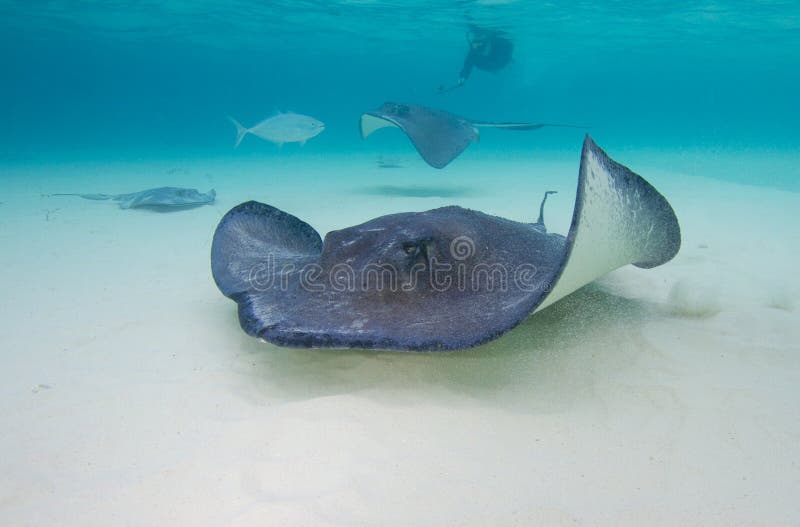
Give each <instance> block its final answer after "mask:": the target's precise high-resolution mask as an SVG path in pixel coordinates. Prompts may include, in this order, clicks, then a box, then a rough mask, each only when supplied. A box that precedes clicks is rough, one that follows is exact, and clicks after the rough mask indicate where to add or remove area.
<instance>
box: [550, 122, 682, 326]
mask: <svg viewBox="0 0 800 527" xmlns="http://www.w3.org/2000/svg"><path fill="white" fill-rule="evenodd" d="M680 247H681V229H680V224H679V223H678V218H677V216H676V215H675V211H674V210H673V209H672V206H671V205H670V204H669V202H668V201H667V200H666V198H664V196H662V195H661V194H660V193H659V192H658V191H657V190H656V189H655V188H654V187H653V186H652V185H651V184H650V183H648V182H647V181H646V180H645V179H644V178H642V177H641V176H639V175H638V174H636V173H634V172H633V171H631V170H630V169H628V168H627V167H625V166H624V165H621V164H620V163H617V162H616V161H614V160H613V159H611V158H610V157H609V156H608V155H607V154H606V153H605V152H604V151H603V150H602V149H601V148H600V147H599V146H597V144H595V142H594V141H593V140H592V138H591V137H589V136H588V135H587V136H586V138H585V140H584V142H583V152H582V154H581V167H580V172H579V175H578V190H577V193H576V197H575V208H574V211H573V216H572V224H571V226H570V229H569V234H568V235H567V251H566V256H565V260H564V263H563V265H562V267H561V272H560V274H559V275H558V277H557V278H556V281H555V285H554V287H553V288H552V290H551V292H550V294H549V295H547V297H545V298H544V300H543V301H542V302H541V303H540V304H539V306H538V307H537V308H536V311H539V310H542V309H544V308H545V307H547V306H549V305H551V304H553V303H554V302H556V301H558V300H560V299H561V298H563V297H565V296H567V295H568V294H570V293H572V292H573V291H575V290H577V289H579V288H580V287H583V286H584V285H586V284H588V283H589V282H592V281H593V280H595V279H597V278H599V277H601V276H603V275H605V274H607V273H609V272H611V271H613V270H615V269H618V268H620V267H622V266H624V265H627V264H633V265H635V266H637V267H641V268H644V269H649V268H652V267H656V266H659V265H661V264H663V263H666V262H668V261H669V260H671V259H672V258H673V257H674V256H675V255H676V254H677V253H678V251H679V250H680Z"/></svg>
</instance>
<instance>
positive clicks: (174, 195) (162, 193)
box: [49, 187, 217, 211]
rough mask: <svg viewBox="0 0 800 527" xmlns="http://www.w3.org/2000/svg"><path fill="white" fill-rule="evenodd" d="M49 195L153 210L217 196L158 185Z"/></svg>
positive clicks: (196, 203) (182, 206)
mask: <svg viewBox="0 0 800 527" xmlns="http://www.w3.org/2000/svg"><path fill="white" fill-rule="evenodd" d="M49 195H50V196H78V197H81V198H83V199H91V200H112V201H116V202H118V203H119V208H121V209H135V208H146V209H153V210H160V211H165V210H174V209H187V208H192V207H199V206H200V205H206V204H209V203H214V200H215V199H216V197H217V193H216V191H215V190H214V189H213V188H212V189H211V190H209V191H208V192H206V193H203V192H200V191H198V190H197V189H194V188H180V187H158V188H151V189H147V190H142V191H140V192H131V193H130V194H49Z"/></svg>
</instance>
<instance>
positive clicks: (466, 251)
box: [211, 136, 680, 351]
mask: <svg viewBox="0 0 800 527" xmlns="http://www.w3.org/2000/svg"><path fill="white" fill-rule="evenodd" d="M590 165H591V166H590ZM598 167H599V168H598ZM598 170H599V171H601V172H602V173H603V174H607V175H608V177H609V178H610V179H609V181H610V184H611V185H612V186H614V187H615V189H614V190H615V192H617V191H618V192H619V193H620V194H619V196H621V197H622V199H623V202H625V201H626V200H627V201H630V203H631V204H632V206H634V207H636V210H637V213H638V214H639V216H638V217H639V218H641V221H642V222H643V225H639V226H638V228H639V230H638V231H637V232H633V231H632V232H633V238H634V239H638V238H637V236H639V235H640V234H642V233H641V231H642V230H643V229H644V230H645V231H646V232H644V234H645V235H646V238H647V241H646V242H645V243H644V244H642V243H638V242H637V243H638V245H639V246H640V247H639V248H638V249H637V250H636V251H632V252H631V253H630V257H631V258H633V260H630V259H628V260H625V263H635V264H637V265H640V266H641V267H652V266H654V265H659V264H661V263H664V262H666V261H668V260H669V259H671V258H672V257H673V256H674V255H675V254H676V253H677V251H678V249H679V247H680V229H679V227H678V223H677V218H675V215H674V212H673V211H672V209H671V207H670V206H669V204H668V203H667V202H666V200H665V199H664V198H663V196H661V195H660V194H658V192H657V191H656V190H655V189H654V188H653V187H652V186H650V185H649V184H648V183H647V182H646V181H645V180H644V179H642V178H641V177H640V176H638V175H636V174H634V173H633V172H631V171H630V170H628V169H627V168H625V167H623V166H622V165H619V164H618V163H616V162H614V161H613V160H611V159H610V158H608V157H607V156H606V155H605V153H604V152H603V151H602V150H600V148H599V147H597V145H595V144H594V143H593V142H592V141H591V139H590V138H589V137H588V136H587V138H586V141H585V143H584V154H583V157H582V162H581V171H580V175H579V191H578V197H577V200H576V205H575V216H574V218H573V224H572V227H571V229H570V232H569V234H568V236H567V237H565V236H562V235H560V234H553V233H549V232H548V231H547V229H546V228H545V226H544V224H543V221H541V219H540V221H537V222H536V223H521V222H515V221H511V220H508V219H504V218H500V217H497V216H491V215H488V214H484V213H482V212H478V211H473V210H468V209H464V208H461V207H457V206H449V207H443V208H439V209H434V210H429V211H426V212H407V213H400V214H391V215H388V216H381V217H379V218H375V219H373V220H370V221H368V222H366V223H363V224H361V225H356V226H354V227H349V228H346V229H342V230H338V231H331V232H329V233H328V234H327V235H326V236H325V239H324V241H323V239H322V238H321V237H320V235H319V234H318V233H317V232H316V231H315V230H314V229H313V228H312V227H311V226H310V225H308V224H307V223H304V222H303V221H301V220H300V219H298V218H296V217H294V216H292V215H290V214H287V213H285V212H283V211H281V210H279V209H277V208H275V207H271V206H269V205H266V204H263V203H258V202H255V201H249V202H246V203H242V204H240V205H238V206H236V207H234V208H233V209H232V210H231V211H229V212H228V213H227V214H226V215H225V216H224V217H223V219H222V220H221V221H220V223H219V225H218V227H217V230H216V232H215V234H214V239H213V242H212V247H211V270H212V274H213V277H214V280H215V282H216V284H217V286H218V287H219V289H220V291H221V292H222V293H223V294H224V295H225V296H227V297H229V298H231V299H233V300H234V301H235V302H236V303H237V304H238V309H239V321H240V324H241V326H242V328H243V329H244V331H245V332H247V333H248V334H250V335H253V336H256V337H260V338H262V339H265V340H267V341H269V342H272V343H274V344H277V345H281V346H289V347H305V348H340V349H341V348H361V349H383V350H399V351H442V350H457V349H463V348H468V347H472V346H475V345H478V344H481V343H483V342H487V341H489V340H492V339H494V338H497V337H498V336H500V335H502V334H503V333H505V332H507V331H509V330H510V329H512V328H513V327H514V326H516V325H517V324H519V323H520V322H521V321H522V320H524V319H525V318H526V317H527V316H528V315H529V314H531V313H532V312H533V311H534V310H536V308H537V306H539V305H540V304H541V303H542V302H543V301H544V300H545V299H546V298H547V297H548V294H549V293H550V291H551V290H552V289H553V287H554V286H557V285H558V280H559V277H560V276H561V275H562V273H563V272H564V269H565V267H566V266H567V262H568V261H569V254H570V252H571V250H572V249H573V244H574V241H575V240H576V237H577V236H578V233H579V231H580V229H581V226H580V218H581V210H582V208H583V206H584V204H585V202H586V200H589V201H590V200H592V199H594V198H593V197H592V196H591V195H587V192H591V190H592V188H593V185H594V186H598V184H597V182H596V181H595V183H593V182H592V181H593V180H594V179H595V176H594V175H593V172H592V171H598ZM532 211H535V207H534V206H532ZM630 217H637V216H635V215H633V216H630ZM626 221H627V222H628V223H630V220H626ZM636 221H639V220H636ZM624 227H625V228H626V229H635V228H637V225H624ZM626 258H627V257H626ZM577 268H580V266H577ZM503 269H505V270H506V271H507V273H506V280H505V283H504V281H503V273H502V272H501V271H502V270H503ZM442 270H444V271H443V272H442V273H441V274H437V273H438V271H442ZM605 272H607V270H606V271H605ZM490 276H492V278H491V279H490ZM381 277H382V278H381ZM475 277H477V280H476V279H475ZM567 278H569V279H573V280H574V279H575V273H572V276H569V275H568V276H567ZM584 283H585V282H584ZM573 290H574V289H573ZM570 292H571V291H570Z"/></svg>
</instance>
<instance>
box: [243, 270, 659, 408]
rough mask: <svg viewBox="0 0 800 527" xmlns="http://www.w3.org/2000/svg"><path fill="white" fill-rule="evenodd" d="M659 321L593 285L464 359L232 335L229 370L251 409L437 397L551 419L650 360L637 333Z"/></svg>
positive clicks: (646, 309)
mask: <svg viewBox="0 0 800 527" xmlns="http://www.w3.org/2000/svg"><path fill="white" fill-rule="evenodd" d="M658 316H660V314H659V310H658V308H657V306H654V305H650V304H647V303H643V302H641V301H638V300H631V299H628V298H623V297H619V296H616V295H613V294H611V293H609V292H606V291H604V290H603V288H602V287H601V286H598V285H594V284H592V285H589V286H586V287H584V288H583V289H581V290H579V291H577V292H575V293H573V294H572V295H570V296H568V297H566V298H564V299H562V300H561V301H559V302H557V303H556V304H554V305H553V306H551V307H550V308H548V309H546V310H545V311H543V312H541V313H538V314H536V315H535V316H532V317H529V318H528V319H527V320H525V321H524V322H523V323H522V324H520V325H519V326H518V327H517V328H515V329H514V330H512V331H511V332H509V333H507V334H506V335H504V336H503V337H501V338H500V339H497V340H495V341H493V342H490V343H488V344H485V345H483V346H479V347H477V348H473V349H470V350H465V351H460V352H451V353H397V352H376V351H351V350H343V351H334V350H306V349H287V348H279V347H276V346H273V345H271V344H266V343H264V342H261V341H258V340H255V339H252V338H250V337H247V336H246V335H243V334H240V337H238V338H240V339H241V340H239V342H238V346H237V348H238V349H237V351H238V355H237V359H236V360H235V364H234V365H233V369H234V370H236V373H238V374H240V375H242V376H243V377H244V378H245V379H246V382H245V383H244V384H245V385H244V386H242V388H243V392H240V395H243V396H245V397H246V398H248V399H251V400H252V401H253V402H255V403H257V404H260V403H263V402H264V401H267V400H275V399H279V400H287V401H299V400H307V399H313V398H315V397H324V396H330V395H340V394H353V393H357V394H358V395H359V396H363V397H367V398H374V399H376V400H380V402H381V403H383V404H386V403H388V404H406V403H409V401H411V400H414V399H416V400H419V398H420V397H425V394H426V393H428V394H430V395H431V396H434V395H435V396H436V397H439V398H440V397H441V394H442V392H443V391H444V392H446V393H447V394H452V395H461V396H467V397H469V398H471V399H473V400H480V401H483V402H484V403H486V404H492V405H497V404H499V405H500V406H506V407H508V406H511V407H521V409H523V410H524V411H553V410H555V409H558V408H560V407H563V406H564V405H569V404H570V403H572V402H575V401H576V400H583V399H586V398H591V397H592V394H593V391H594V389H595V386H596V384H597V383H603V382H608V381H609V379H613V377H614V376H615V375H617V374H618V372H620V371H622V370H625V369H626V368H629V367H631V365H632V364H634V363H636V362H637V360H639V359H641V358H642V357H643V356H644V355H646V354H651V356H652V354H654V353H655V354H657V353H658V352H657V351H655V350H653V349H652V348H651V346H650V345H649V344H648V343H647V342H646V340H645V339H644V338H643V337H642V331H641V330H642V327H643V325H644V324H645V323H646V322H647V321H648V320H651V319H653V318H655V317H658ZM236 329H237V330H238V328H236ZM518 409H519V408H518Z"/></svg>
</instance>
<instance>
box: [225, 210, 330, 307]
mask: <svg viewBox="0 0 800 527" xmlns="http://www.w3.org/2000/svg"><path fill="white" fill-rule="evenodd" d="M321 251H322V238H321V237H320V235H319V233H318V232H317V231H316V230H314V228H313V227H311V226H310V225H308V224H307V223H305V222H304V221H302V220H300V219H298V218H296V217H294V216H292V215H291V214H287V213H285V212H283V211H282V210H279V209H276V208H275V207H272V206H270V205H266V204H264V203H259V202H257V201H247V202H245V203H241V204H239V205H237V206H236V207H234V208H233V209H231V210H230V211H228V213H227V214H225V216H224V217H223V218H222V220H221V221H220V223H219V225H218V226H217V230H216V231H215V232H214V239H213V241H212V243H211V273H212V275H213V277H214V281H215V282H216V284H217V287H219V290H220V291H221V292H222V294H224V295H225V296H227V297H229V298H233V299H234V300H236V301H237V302H238V301H239V299H238V297H239V296H241V295H242V294H244V293H247V292H249V291H254V290H258V288H259V286H258V281H259V280H264V279H270V278H273V277H272V276H265V275H264V273H265V272H278V271H279V270H280V269H279V267H280V266H281V265H283V264H284V263H285V262H289V261H295V260H296V259H298V258H302V257H304V256H311V257H313V256H316V255H319V253H320V252H321ZM268 266H269V267H268Z"/></svg>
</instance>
